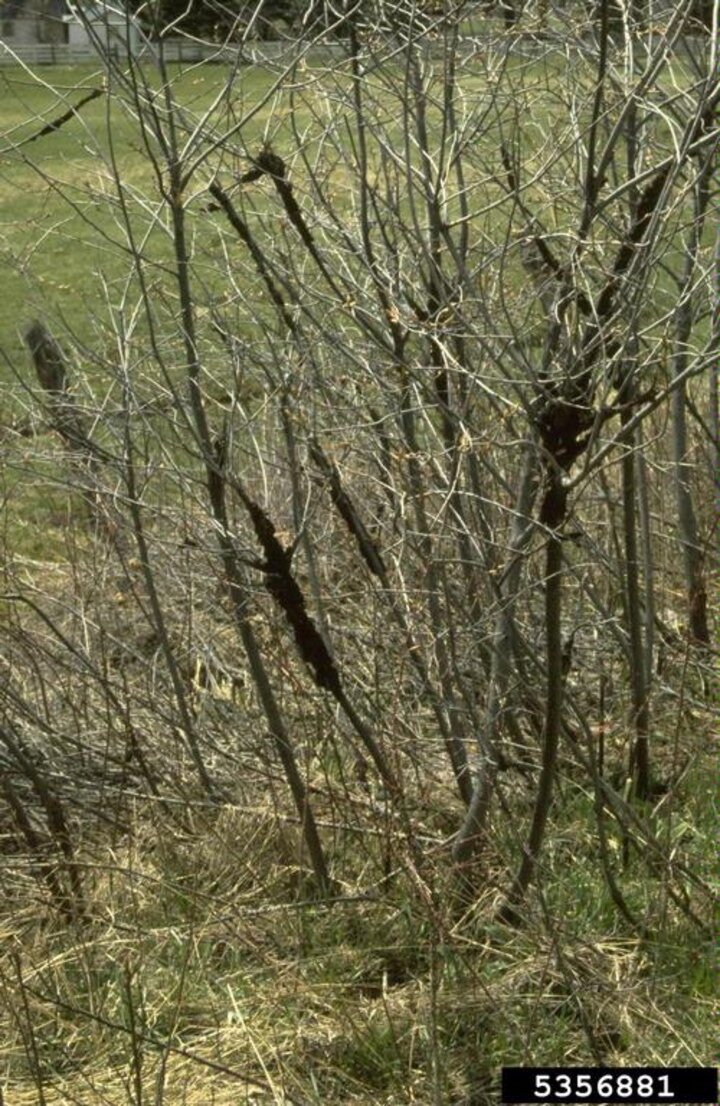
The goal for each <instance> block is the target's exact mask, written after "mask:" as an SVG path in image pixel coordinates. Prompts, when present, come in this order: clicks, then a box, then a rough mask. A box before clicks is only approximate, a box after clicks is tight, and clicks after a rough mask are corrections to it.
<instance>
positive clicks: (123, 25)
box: [65, 0, 145, 57]
mask: <svg viewBox="0 0 720 1106" xmlns="http://www.w3.org/2000/svg"><path fill="white" fill-rule="evenodd" d="M68 7H69V8H70V15H66V16H65V22H66V23H67V28H68V44H69V45H70V46H91V47H93V48H94V49H96V50H99V51H100V52H102V53H105V52H106V51H108V52H109V53H111V54H116V55H120V56H122V55H128V54H129V55H131V56H132V57H135V56H137V54H139V53H140V50H141V49H142V46H143V44H144V42H145V36H144V35H143V32H142V30H141V28H140V25H139V23H138V21H137V19H136V18H135V17H134V16H133V15H132V14H131V13H130V12H129V11H128V10H127V9H126V8H124V7H123V6H122V4H119V3H118V4H107V3H103V2H102V0H97V2H95V3H88V4H76V3H72V2H71V3H69V4H68Z"/></svg>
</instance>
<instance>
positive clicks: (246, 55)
mask: <svg viewBox="0 0 720 1106" xmlns="http://www.w3.org/2000/svg"><path fill="white" fill-rule="evenodd" d="M111 49H112V51H113V52H114V53H115V56H116V57H117V56H118V55H120V56H121V55H122V44H120V43H119V44H117V45H115V46H113V47H111ZM157 50H158V46H157V45H149V44H148V45H146V46H144V47H143V48H142V49H141V50H140V51H139V53H138V55H137V56H138V58H139V59H141V60H145V61H148V62H152V61H153V60H154V58H155V57H156V56H157ZM346 50H347V47H345V46H343V45H342V43H327V44H323V45H321V46H318V47H313V48H312V50H311V53H312V57H313V60H320V58H321V56H322V60H326V59H327V60H328V61H330V60H331V59H332V58H334V57H342V56H343V54H344V53H345V52H346ZM162 51H163V57H164V58H165V61H168V62H189V63H191V62H199V61H221V62H225V63H227V62H230V63H234V62H237V61H238V60H240V61H241V62H242V63H245V64H247V65H265V64H270V63H273V62H278V61H283V62H290V61H292V60H293V59H295V58H297V57H298V56H299V54H300V53H301V52H302V46H301V45H300V44H299V43H295V42H247V43H244V44H243V45H242V46H240V45H238V46H214V45H212V44H211V43H205V42H193V41H191V40H190V39H172V40H167V41H165V42H164V43H163V45H162ZM101 60H102V59H101V57H100V54H99V53H98V51H97V50H96V49H95V48H94V47H93V46H92V45H91V44H90V43H83V44H80V43H76V44H73V45H70V44H69V43H60V42H58V43H44V44H42V45H40V44H34V45H30V46H26V45H23V46H15V47H13V46H12V44H11V43H9V42H3V41H2V40H0V66H3V65H18V64H20V65H83V64H85V65H88V64H93V63H95V64H97V63H99V62H100V61H101Z"/></svg>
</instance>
